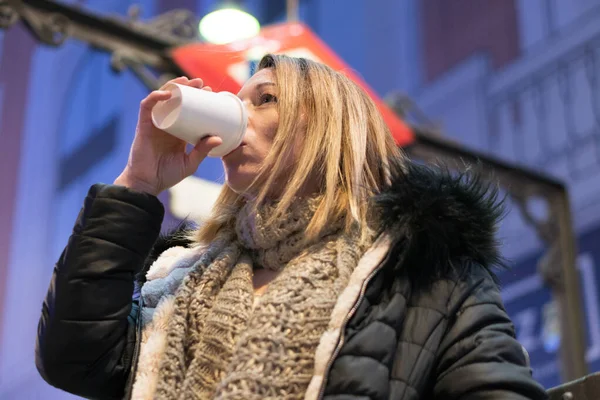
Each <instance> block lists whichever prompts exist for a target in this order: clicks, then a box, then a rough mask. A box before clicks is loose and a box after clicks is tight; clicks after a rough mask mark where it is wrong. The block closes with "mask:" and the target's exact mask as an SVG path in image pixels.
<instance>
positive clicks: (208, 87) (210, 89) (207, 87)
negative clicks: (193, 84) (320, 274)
mask: <svg viewBox="0 0 600 400" xmlns="http://www.w3.org/2000/svg"><path fill="white" fill-rule="evenodd" d="M202 89H203V90H207V91H209V92H212V91H213V90H212V88H211V87H210V86H204V87H203V88H202Z"/></svg>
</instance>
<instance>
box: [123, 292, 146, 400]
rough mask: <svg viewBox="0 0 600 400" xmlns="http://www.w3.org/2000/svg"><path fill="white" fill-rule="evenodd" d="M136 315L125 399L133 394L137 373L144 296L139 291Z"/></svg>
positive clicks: (128, 398) (128, 399) (129, 398)
mask: <svg viewBox="0 0 600 400" xmlns="http://www.w3.org/2000/svg"><path fill="white" fill-rule="evenodd" d="M138 307H139V308H138V315H137V317H136V322H135V325H136V326H135V347H134V349H133V357H132V358H131V363H132V364H131V370H130V372H129V373H130V378H129V385H128V387H127V396H126V397H125V400H131V396H132V395H133V384H134V383H135V374H136V373H137V364H138V357H139V352H140V346H141V341H142V308H143V307H144V298H143V297H142V295H141V293H140V299H139V302H138Z"/></svg>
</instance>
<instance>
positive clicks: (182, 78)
mask: <svg viewBox="0 0 600 400" xmlns="http://www.w3.org/2000/svg"><path fill="white" fill-rule="evenodd" d="M189 81H190V80H189V79H188V78H187V77H186V76H180V77H179V78H175V79H171V80H170V81H168V82H167V83H165V84H164V85H162V87H161V88H160V89H159V90H162V89H164V88H165V86H167V85H168V84H169V83H179V84H181V85H186V84H187V83H188V82H189Z"/></svg>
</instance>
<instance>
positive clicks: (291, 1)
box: [286, 0, 300, 22]
mask: <svg viewBox="0 0 600 400" xmlns="http://www.w3.org/2000/svg"><path fill="white" fill-rule="evenodd" d="M286 10H287V21H288V22H296V21H298V20H299V19H300V18H299V12H298V0H287V7H286Z"/></svg>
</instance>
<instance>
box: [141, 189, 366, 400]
mask: <svg viewBox="0 0 600 400" xmlns="http://www.w3.org/2000/svg"><path fill="white" fill-rule="evenodd" d="M317 205H318V199H315V198H311V199H306V200H303V201H298V202H295V204H294V205H293V206H292V209H291V210H290V211H289V214H288V217H287V218H286V219H285V221H282V222H281V223H279V224H278V225H277V226H266V219H267V217H268V216H269V215H271V212H272V210H273V207H274V205H268V206H265V207H263V208H262V209H260V210H259V211H258V213H253V212H251V209H252V208H251V206H250V205H249V204H248V205H246V206H244V207H243V208H242V209H241V210H240V212H239V214H238V217H237V219H236V223H235V226H232V227H231V228H230V229H224V230H223V231H222V232H220V234H219V236H218V238H217V240H215V241H214V242H213V243H211V245H210V246H208V248H206V249H203V250H202V252H201V256H198V257H195V258H194V257H190V256H189V254H188V256H187V258H186V257H183V258H181V257H180V258H179V260H178V261H174V265H171V266H170V268H169V273H168V275H166V276H161V277H159V278H160V279H158V280H159V281H160V280H161V279H162V280H168V281H169V282H168V284H166V285H165V283H164V282H163V283H162V284H161V288H162V290H163V293H161V294H158V293H156V290H155V288H153V286H152V282H149V283H147V284H146V285H145V286H144V288H143V289H142V295H143V296H145V302H146V303H147V304H148V305H149V309H150V312H151V311H152V310H153V307H156V309H157V310H158V309H159V308H160V303H163V309H165V308H167V309H170V311H169V312H168V314H169V315H168V317H166V318H165V317H163V318H162V322H161V323H162V325H163V328H165V329H166V332H167V334H166V337H165V339H164V340H165V342H166V343H165V350H164V354H162V355H161V358H160V365H158V366H157V367H158V368H156V369H157V371H156V373H157V374H158V380H157V383H156V390H155V391H154V393H148V394H147V395H146V396H147V398H160V399H264V398H287V399H300V398H303V397H304V393H305V391H306V389H307V387H308V384H309V382H310V379H311V377H312V375H313V367H314V355H315V350H316V348H317V345H318V344H319V339H320V338H321V336H322V334H323V333H324V332H325V330H326V329H327V325H328V322H329V321H330V318H331V312H332V310H333V307H334V305H335V303H336V300H337V298H338V296H339V295H340V293H341V292H342V290H343V289H344V288H345V287H346V285H347V284H348V280H349V277H350V275H351V273H352V271H353V270H354V268H355V267H356V265H357V263H358V260H359V259H360V257H361V256H362V254H363V253H364V252H365V250H366V248H367V247H368V245H369V243H364V242H363V243H362V244H360V245H359V243H360V241H359V237H360V234H359V232H358V229H356V232H355V233H353V234H344V233H343V230H342V223H341V222H340V223H334V224H330V225H328V226H327V228H326V229H325V231H324V232H323V233H322V235H321V237H320V238H319V239H318V240H317V241H315V242H313V243H306V242H305V241H303V240H302V239H303V238H304V231H305V229H306V227H307V226H308V223H309V222H310V219H311V218H312V216H313V215H314V212H315V209H316V207H317ZM371 239H372V238H371ZM182 260H183V261H182ZM186 262H187V264H186ZM190 263H191V265H190ZM256 268H267V269H271V270H275V271H279V274H278V275H277V277H276V278H275V279H274V280H273V281H272V282H271V283H270V284H269V285H268V287H267V290H266V292H265V293H264V294H263V295H262V296H261V297H260V298H258V299H257V300H258V303H257V304H256V307H253V303H254V290H253V285H252V276H253V270H254V269H256ZM154 282H156V281H154ZM146 286H148V287H146ZM165 287H169V288H170V289H168V290H167V291H171V293H172V295H171V296H169V293H164V290H165V289H164V288H165ZM165 295H166V296H165ZM167 303H168V306H167ZM157 313H159V312H158V311H157ZM163 313H164V312H163ZM142 317H143V318H144V314H143V316H142ZM146 318H148V315H146ZM150 318H152V316H150ZM154 318H155V319H156V318H157V317H156V315H155V316H154ZM158 319H159V320H160V318H158ZM167 327H168V328H167ZM143 346H144V345H142V352H141V354H140V363H143V362H144V360H143V359H142V358H143V353H144V352H143ZM143 382H148V381H147V380H142V379H136V385H137V386H141V385H143V384H144V383H143ZM137 389H138V390H137V391H138V392H142V391H143V390H139V388H137ZM152 390H153V389H152ZM135 393H136V387H135V386H134V398H135V397H136V396H135ZM146 396H139V397H140V398H146Z"/></svg>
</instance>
